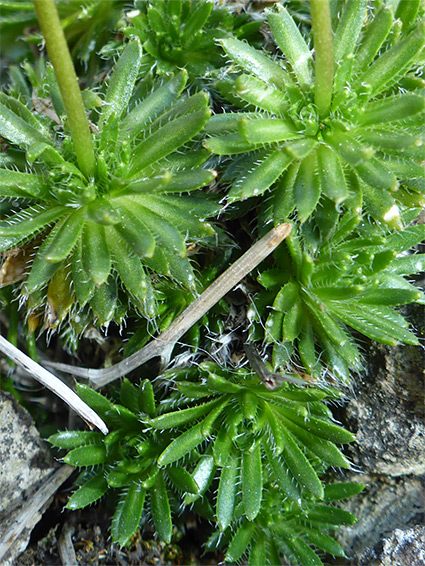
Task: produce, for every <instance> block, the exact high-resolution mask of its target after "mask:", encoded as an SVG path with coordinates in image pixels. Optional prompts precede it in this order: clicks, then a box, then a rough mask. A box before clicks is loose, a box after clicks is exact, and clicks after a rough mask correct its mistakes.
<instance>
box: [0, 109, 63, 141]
mask: <svg viewBox="0 0 425 566" xmlns="http://www.w3.org/2000/svg"><path fill="white" fill-rule="evenodd" d="M0 135H1V136H3V137H4V138H5V139H7V140H9V141H11V142H12V143H15V144H16V145H19V146H20V147H22V148H25V149H27V148H29V147H31V146H32V145H34V144H37V143H38V144H46V145H49V146H51V147H52V146H53V142H52V141H51V140H50V139H49V138H48V137H46V136H45V135H43V134H42V133H41V132H40V131H39V130H38V129H36V128H35V127H34V126H33V125H31V124H29V123H28V122H27V121H26V120H23V119H22V118H21V117H19V116H18V115H17V114H15V113H14V112H12V110H10V109H9V108H7V106H5V105H4V104H2V103H1V102H0Z"/></svg>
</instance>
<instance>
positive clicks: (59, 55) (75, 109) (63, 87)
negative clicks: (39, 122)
mask: <svg viewBox="0 0 425 566" xmlns="http://www.w3.org/2000/svg"><path fill="white" fill-rule="evenodd" d="M34 6H35V10H36V12H37V18H38V21H39V24H40V28H41V31H42V33H43V36H44V39H45V41H46V46H47V52H48V54H49V57H50V60H51V62H52V64H53V68H54V70H55V75H56V79H57V81H58V84H59V88H60V91H61V93H62V98H63V102H64V105H65V110H66V114H67V117H68V123H69V129H70V131H71V138H72V141H73V143H74V149H75V154H76V156H77V162H78V165H79V167H80V169H81V171H82V172H83V173H84V174H85V175H86V177H92V176H93V175H94V173H95V168H96V160H95V157H94V151H93V145H92V139H91V133H90V128H89V123H88V120H87V116H86V111H85V109H84V104H83V99H82V98H81V92H80V88H79V86H78V79H77V75H76V74H75V69H74V65H73V64H72V59H71V55H70V53H69V50H68V45H67V43H66V39H65V35H64V33H63V30H62V26H61V23H60V20H59V15H58V12H57V10H56V6H55V1H54V0H34Z"/></svg>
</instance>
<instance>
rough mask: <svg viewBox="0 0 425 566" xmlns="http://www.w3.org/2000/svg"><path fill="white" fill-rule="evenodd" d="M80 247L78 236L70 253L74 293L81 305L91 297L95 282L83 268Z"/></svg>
mask: <svg viewBox="0 0 425 566" xmlns="http://www.w3.org/2000/svg"><path fill="white" fill-rule="evenodd" d="M81 247H82V244H81V238H80V239H79V240H78V241H77V243H76V245H75V248H74V252H73V254H72V264H71V269H72V282H73V286H74V291H75V295H76V296H77V299H78V302H79V303H80V305H81V306H83V305H85V304H86V303H87V301H89V300H90V299H91V298H92V296H93V293H94V289H95V284H94V282H93V281H92V280H91V279H90V277H89V275H88V273H87V272H86V270H85V269H84V265H83V260H82V252H81Z"/></svg>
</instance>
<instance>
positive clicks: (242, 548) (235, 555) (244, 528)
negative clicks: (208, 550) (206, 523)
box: [225, 521, 255, 562]
mask: <svg viewBox="0 0 425 566" xmlns="http://www.w3.org/2000/svg"><path fill="white" fill-rule="evenodd" d="M254 532H255V523H251V522H249V521H243V522H242V524H241V525H240V526H239V528H238V530H237V531H236V533H235V535H234V537H233V538H232V540H231V541H230V544H229V547H228V549H227V552H226V556H225V560H226V562H237V561H238V560H239V559H240V558H241V556H242V555H243V554H244V552H246V550H247V548H248V546H249V543H250V542H251V539H252V537H253V536H254Z"/></svg>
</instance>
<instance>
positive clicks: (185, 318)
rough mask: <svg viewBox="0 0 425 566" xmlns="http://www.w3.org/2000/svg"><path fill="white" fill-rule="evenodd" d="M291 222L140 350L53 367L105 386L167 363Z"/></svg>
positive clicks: (251, 251) (256, 247) (237, 263)
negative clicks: (115, 359) (108, 361)
mask: <svg viewBox="0 0 425 566" xmlns="http://www.w3.org/2000/svg"><path fill="white" fill-rule="evenodd" d="M291 228H292V225H291V224H290V223H288V222H286V223H284V224H280V225H279V226H276V227H275V228H273V229H272V230H270V232H268V233H267V234H266V235H265V236H264V237H263V238H261V240H259V241H258V242H256V243H255V244H254V245H253V246H252V247H251V248H250V249H249V250H248V251H247V252H245V253H244V254H243V255H242V256H241V257H240V258H239V259H238V260H237V261H235V263H234V264H233V265H231V266H230V267H229V268H228V269H226V271H225V272H224V273H223V274H222V275H220V277H218V278H217V279H216V280H215V281H214V283H212V284H211V285H210V286H209V287H207V289H205V291H204V292H203V293H202V295H200V296H199V297H197V298H196V299H195V300H194V301H193V303H191V304H190V305H189V306H188V307H187V309H185V310H184V311H183V312H182V313H181V314H180V315H179V316H178V317H177V318H176V319H175V320H174V321H173V322H172V324H170V326H169V327H168V328H167V330H165V332H163V333H162V334H161V335H160V336H158V338H155V339H154V340H151V342H149V344H147V345H146V346H144V347H143V348H142V349H141V350H139V351H138V352H135V353H134V354H132V355H131V356H129V357H128V358H125V359H124V360H122V361H121V362H119V363H118V364H115V365H114V366H111V367H109V368H104V369H89V368H78V367H74V366H70V365H68V364H57V363H51V362H48V365H49V366H50V367H53V368H55V369H58V370H60V371H63V372H65V373H72V374H73V375H75V376H78V377H85V378H87V379H90V381H91V385H92V386H93V387H95V388H99V387H102V386H104V385H106V384H108V383H110V382H111V381H114V380H115V379H118V378H119V377H122V376H124V375H127V374H128V373H130V372H131V371H133V370H135V369H137V368H138V367H139V366H141V365H142V364H144V363H145V362H147V361H148V360H150V359H152V358H155V357H157V356H159V357H160V358H161V363H162V366H163V367H165V366H166V365H167V364H168V362H169V360H170V357H171V352H172V350H173V348H174V346H175V344H176V342H177V341H178V340H179V339H180V338H181V337H182V336H183V334H185V332H187V331H188V330H189V328H190V327H191V326H193V325H194V324H195V322H197V321H198V320H199V319H200V318H202V317H203V316H204V314H205V313H207V312H208V311H209V310H210V308H212V307H213V306H214V305H215V304H216V303H218V301H219V300H220V299H221V298H222V297H224V295H225V294H226V293H228V292H229V291H230V290H231V289H233V287H235V286H236V285H237V284H238V283H239V281H241V280H242V279H243V278H244V277H246V276H247V275H248V273H249V272H250V271H252V270H253V269H254V268H255V267H257V265H259V264H260V263H261V262H262V261H263V260H264V259H265V258H266V257H267V256H268V255H270V254H271V253H272V251H274V250H275V249H276V248H277V246H278V245H279V244H280V243H281V242H282V241H283V240H284V239H285V238H286V237H287V236H288V235H289V233H290V232H291Z"/></svg>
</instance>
